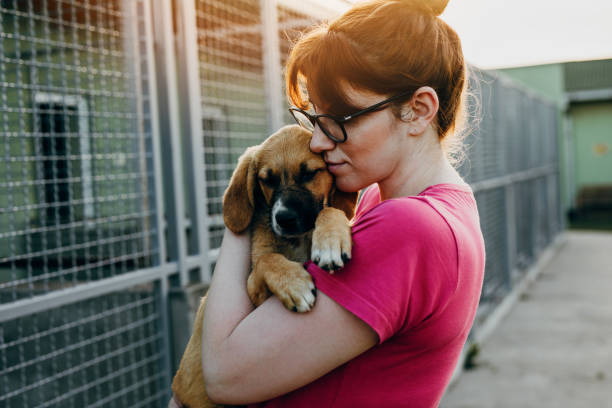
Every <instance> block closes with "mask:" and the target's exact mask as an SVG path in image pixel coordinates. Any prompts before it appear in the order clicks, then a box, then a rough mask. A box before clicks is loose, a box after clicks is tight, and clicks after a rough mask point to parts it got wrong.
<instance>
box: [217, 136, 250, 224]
mask: <svg viewBox="0 0 612 408" xmlns="http://www.w3.org/2000/svg"><path fill="white" fill-rule="evenodd" d="M257 147H258V146H253V147H249V148H248V149H247V150H246V151H245V152H244V153H243V154H242V156H240V158H239V159H238V166H236V169H235V170H234V173H233V174H232V178H231V179H230V182H229V186H228V187H227V190H225V193H224V194H223V221H224V222H225V225H226V226H227V228H229V229H230V230H231V231H232V232H234V233H236V234H239V233H241V232H242V231H244V230H245V229H247V227H248V226H249V224H250V223H251V218H252V217H253V211H254V209H255V200H254V196H255V194H254V189H255V188H257V186H256V185H257V183H256V182H255V181H256V180H255V179H256V174H257V171H256V168H255V161H256V160H255V153H256V152H257Z"/></svg>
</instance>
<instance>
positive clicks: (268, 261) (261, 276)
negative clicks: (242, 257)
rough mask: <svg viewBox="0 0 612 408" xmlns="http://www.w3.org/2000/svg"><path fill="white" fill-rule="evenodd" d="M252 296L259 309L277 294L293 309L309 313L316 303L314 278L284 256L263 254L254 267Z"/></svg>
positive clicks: (250, 288) (251, 278)
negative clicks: (265, 301)
mask: <svg viewBox="0 0 612 408" xmlns="http://www.w3.org/2000/svg"><path fill="white" fill-rule="evenodd" d="M247 291H248V293H249V297H250V298H251V301H252V302H253V304H254V305H255V306H259V305H260V304H261V303H263V301H264V300H266V299H267V297H268V296H269V294H270V293H273V294H274V295H276V297H278V299H279V300H280V301H281V302H282V303H283V305H285V307H286V308H287V309H289V310H293V311H294V312H300V313H302V312H308V311H309V310H310V309H312V307H313V306H314V303H315V295H316V290H315V286H314V283H313V282H312V277H311V276H310V274H309V273H308V272H306V271H305V270H304V268H303V267H302V265H301V264H300V263H298V262H293V261H290V260H288V259H287V258H285V257H284V256H283V255H281V254H276V253H268V254H263V255H261V256H260V257H259V259H258V260H257V263H256V264H255V265H254V267H253V270H252V272H251V274H250V275H249V279H248V282H247Z"/></svg>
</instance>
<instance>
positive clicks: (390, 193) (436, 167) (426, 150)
mask: <svg viewBox="0 0 612 408" xmlns="http://www.w3.org/2000/svg"><path fill="white" fill-rule="evenodd" d="M420 137H421V138H423V139H421V140H416V143H414V144H413V146H412V147H411V149H410V150H409V151H410V154H407V155H406V156H405V159H404V160H402V162H401V163H400V164H399V165H398V166H397V168H396V169H394V171H393V172H392V174H391V175H390V176H389V177H387V178H386V179H385V180H380V181H379V182H378V185H379V188H380V198H381V200H386V199H389V198H397V197H406V196H415V195H418V194H419V193H421V192H422V191H423V190H425V189H426V188H427V187H429V186H432V185H435V184H445V183H450V184H463V185H466V184H467V183H465V181H463V179H462V178H461V176H460V175H459V173H458V172H457V171H456V170H455V168H454V167H453V166H452V165H451V164H450V162H449V161H448V158H447V157H446V154H445V153H444V151H443V149H442V147H441V146H440V143H439V141H438V140H437V135H435V138H436V139H433V141H432V140H431V135H425V134H423V135H421V136H420ZM428 139H429V140H428Z"/></svg>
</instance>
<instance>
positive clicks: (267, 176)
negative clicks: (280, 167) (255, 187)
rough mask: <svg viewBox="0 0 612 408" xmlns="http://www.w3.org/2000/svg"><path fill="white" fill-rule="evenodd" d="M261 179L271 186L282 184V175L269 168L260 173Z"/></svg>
mask: <svg viewBox="0 0 612 408" xmlns="http://www.w3.org/2000/svg"><path fill="white" fill-rule="evenodd" d="M259 180H260V181H261V182H262V183H264V184H265V185H266V186H268V187H270V188H276V187H278V185H279V184H280V177H279V176H278V175H277V174H274V173H273V172H272V170H271V169H267V170H265V171H263V172H261V173H260V174H259Z"/></svg>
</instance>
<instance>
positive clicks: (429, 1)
mask: <svg viewBox="0 0 612 408" xmlns="http://www.w3.org/2000/svg"><path fill="white" fill-rule="evenodd" d="M448 2H449V0H402V3H405V4H407V5H410V7H414V8H415V9H417V10H419V11H421V12H423V13H425V14H430V15H433V16H435V17H437V16H439V15H440V14H442V13H443V12H444V9H445V8H446V5H447V4H448Z"/></svg>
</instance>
